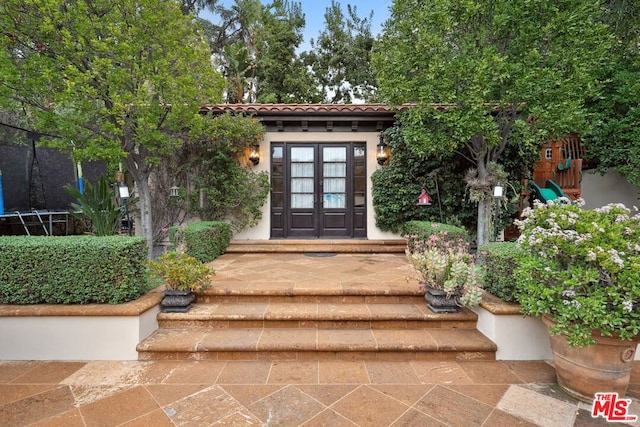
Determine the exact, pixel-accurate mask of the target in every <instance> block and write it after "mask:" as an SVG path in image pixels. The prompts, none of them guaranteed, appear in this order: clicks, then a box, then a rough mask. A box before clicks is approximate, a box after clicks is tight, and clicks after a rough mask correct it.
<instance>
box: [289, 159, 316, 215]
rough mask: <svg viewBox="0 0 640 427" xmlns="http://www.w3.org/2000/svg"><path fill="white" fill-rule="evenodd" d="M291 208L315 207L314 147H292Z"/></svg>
mask: <svg viewBox="0 0 640 427" xmlns="http://www.w3.org/2000/svg"><path fill="white" fill-rule="evenodd" d="M290 182H291V208H292V209H313V208H314V200H315V173H314V147H291V181H290Z"/></svg>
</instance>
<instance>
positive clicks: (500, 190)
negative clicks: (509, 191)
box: [493, 184, 504, 198]
mask: <svg viewBox="0 0 640 427" xmlns="http://www.w3.org/2000/svg"><path fill="white" fill-rule="evenodd" d="M503 195H504V187H503V186H502V185H501V184H496V185H495V187H493V197H497V198H500V197H502V196H503Z"/></svg>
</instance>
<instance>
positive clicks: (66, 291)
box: [0, 236, 151, 304]
mask: <svg viewBox="0 0 640 427" xmlns="http://www.w3.org/2000/svg"><path fill="white" fill-rule="evenodd" d="M150 286H151V285H150V282H149V280H148V275H147V246H146V243H145V240H144V239H142V238H139V237H125V236H106V237H97V236H61V237H50V236H3V237H0V303H4V304H92V303H96V304H105V303H108V304H119V303H123V302H127V301H131V300H134V299H136V298H138V297H139V296H141V295H143V294H144V293H145V292H147V291H148V290H149V288H150Z"/></svg>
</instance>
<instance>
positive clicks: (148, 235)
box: [136, 176, 153, 257]
mask: <svg viewBox="0 0 640 427" xmlns="http://www.w3.org/2000/svg"><path fill="white" fill-rule="evenodd" d="M136 189H137V190H138V194H137V196H138V204H139V206H140V222H141V224H140V231H141V234H142V236H143V237H144V238H145V239H146V240H147V248H148V250H149V257H151V255H152V253H153V222H152V216H151V191H150V189H149V177H148V176H141V177H140V179H136Z"/></svg>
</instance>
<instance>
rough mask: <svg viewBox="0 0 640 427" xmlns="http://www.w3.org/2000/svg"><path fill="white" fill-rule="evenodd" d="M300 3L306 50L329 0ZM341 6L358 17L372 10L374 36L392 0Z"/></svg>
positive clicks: (348, 0) (353, 0)
mask: <svg viewBox="0 0 640 427" xmlns="http://www.w3.org/2000/svg"><path fill="white" fill-rule="evenodd" d="M297 1H298V2H299V3H301V4H302V12H303V13H304V15H305V21H306V25H305V29H304V41H303V43H302V45H301V46H300V48H299V50H300V51H308V50H310V49H311V46H310V45H309V40H310V39H312V38H313V39H316V38H317V37H318V34H320V32H321V31H322V29H323V28H324V13H325V11H326V10H327V8H328V7H329V6H331V0H297ZM337 2H338V3H339V4H340V5H341V6H342V11H343V13H344V14H345V15H346V13H347V4H350V5H352V6H355V7H356V10H357V15H358V16H359V17H360V18H363V17H368V16H369V12H371V11H373V20H372V21H371V32H372V33H373V35H374V37H375V36H376V35H377V34H379V33H380V31H381V30H382V24H383V23H384V21H386V20H387V18H388V17H389V8H390V7H391V4H392V0H337ZM221 3H222V4H223V5H230V4H233V0H223V1H222V2H221ZM262 3H263V4H266V3H269V1H268V0H262ZM207 13H208V12H203V13H201V14H200V16H201V17H203V18H205V19H207V18H209V17H211V15H210V14H209V15H207Z"/></svg>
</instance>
